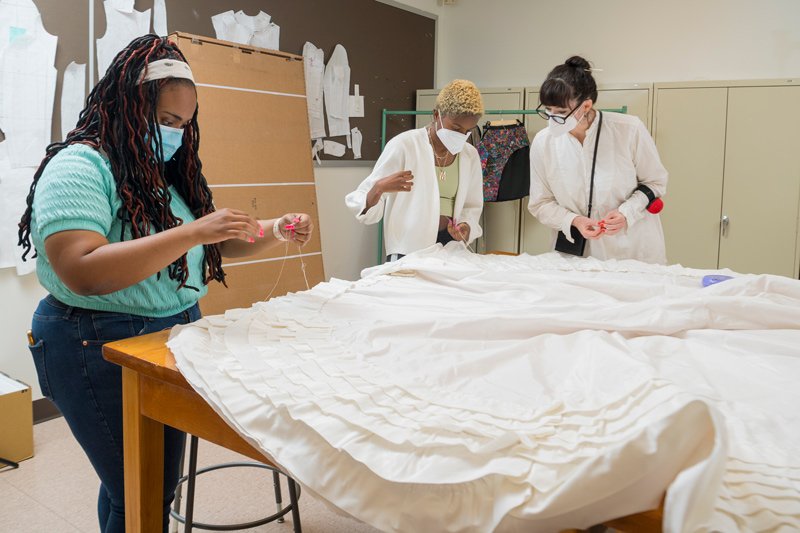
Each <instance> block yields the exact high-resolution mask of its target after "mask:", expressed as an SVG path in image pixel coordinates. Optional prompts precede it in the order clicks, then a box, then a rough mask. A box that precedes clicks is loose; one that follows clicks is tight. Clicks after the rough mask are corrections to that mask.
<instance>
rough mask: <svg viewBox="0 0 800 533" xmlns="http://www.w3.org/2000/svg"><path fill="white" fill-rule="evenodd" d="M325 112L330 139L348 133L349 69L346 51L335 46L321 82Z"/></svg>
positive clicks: (339, 46) (338, 45)
mask: <svg viewBox="0 0 800 533" xmlns="http://www.w3.org/2000/svg"><path fill="white" fill-rule="evenodd" d="M323 87H324V92H325V110H326V111H327V115H328V134H329V135H330V136H331V137H337V136H339V135H347V134H348V133H350V118H349V117H350V100H349V98H348V97H349V96H350V67H349V65H348V63H347V51H346V50H345V49H344V46H342V45H340V44H337V45H336V48H334V50H333V54H332V55H331V58H330V60H328V64H327V65H326V66H325V77H324V80H323Z"/></svg>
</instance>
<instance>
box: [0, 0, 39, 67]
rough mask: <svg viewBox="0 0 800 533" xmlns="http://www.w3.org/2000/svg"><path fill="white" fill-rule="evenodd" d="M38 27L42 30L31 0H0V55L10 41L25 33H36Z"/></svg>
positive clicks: (36, 10) (37, 12)
mask: <svg viewBox="0 0 800 533" xmlns="http://www.w3.org/2000/svg"><path fill="white" fill-rule="evenodd" d="M39 28H41V31H44V26H42V25H41V16H40V14H39V9H37V7H36V4H34V3H33V0H2V1H0V55H2V54H3V50H5V48H6V46H8V44H9V43H10V42H11V41H13V40H14V39H16V38H17V37H19V36H20V35H25V34H26V33H36V32H38V31H40V30H39Z"/></svg>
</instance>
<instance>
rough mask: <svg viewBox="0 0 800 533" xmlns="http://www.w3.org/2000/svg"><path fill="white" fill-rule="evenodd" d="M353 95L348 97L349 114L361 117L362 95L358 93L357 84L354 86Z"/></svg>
mask: <svg viewBox="0 0 800 533" xmlns="http://www.w3.org/2000/svg"><path fill="white" fill-rule="evenodd" d="M353 91H354V92H355V94H354V95H351V96H350V97H349V101H350V116H351V117H363V116H364V97H363V96H361V95H360V94H358V85H356V86H354V88H353Z"/></svg>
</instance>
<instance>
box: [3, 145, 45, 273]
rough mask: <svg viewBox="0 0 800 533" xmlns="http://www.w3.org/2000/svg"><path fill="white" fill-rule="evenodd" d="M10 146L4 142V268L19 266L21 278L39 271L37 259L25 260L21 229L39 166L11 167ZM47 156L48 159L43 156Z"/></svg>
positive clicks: (29, 256) (29, 257)
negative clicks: (20, 236)
mask: <svg viewBox="0 0 800 533" xmlns="http://www.w3.org/2000/svg"><path fill="white" fill-rule="evenodd" d="M7 148H8V143H7V142H2V143H0V268H9V267H16V269H17V274H19V275H20V276H22V275H25V274H29V273H31V272H33V271H34V270H35V269H36V259H31V255H32V254H29V255H28V260H27V261H25V262H23V261H22V248H20V247H19V246H17V242H18V240H19V237H18V234H17V232H18V229H19V228H18V226H17V224H18V223H19V220H20V218H22V213H23V212H25V206H26V203H25V201H26V198H27V197H28V191H29V190H30V187H31V183H33V175H34V174H35V173H36V168H37V167H22V168H16V169H14V168H11V164H10V162H9V159H8V154H7ZM43 157H44V156H43Z"/></svg>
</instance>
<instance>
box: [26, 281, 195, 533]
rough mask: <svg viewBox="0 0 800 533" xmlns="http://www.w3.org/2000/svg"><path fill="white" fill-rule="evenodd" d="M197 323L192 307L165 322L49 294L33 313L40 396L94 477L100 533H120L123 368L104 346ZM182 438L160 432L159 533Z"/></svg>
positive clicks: (172, 431)
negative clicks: (59, 418)
mask: <svg viewBox="0 0 800 533" xmlns="http://www.w3.org/2000/svg"><path fill="white" fill-rule="evenodd" d="M199 318H200V309H199V306H198V305H197V304H195V305H194V306H192V307H190V308H189V309H186V310H185V311H181V312H180V313H177V314H175V315H172V316H170V317H166V318H151V317H146V316H139V315H129V314H124V313H109V312H103V311H91V310H87V309H81V308H77V307H72V306H69V305H66V304H64V303H62V302H60V301H58V300H56V299H55V298H54V297H53V296H51V295H47V296H46V297H45V298H44V299H43V300H42V301H41V302H39V307H38V308H37V309H36V312H35V313H34V314H33V326H32V328H31V330H32V333H33V339H34V343H35V344H34V345H33V346H31V347H30V350H31V354H32V355H33V361H34V363H35V364H36V372H37V374H38V376H39V385H40V386H41V388H42V394H44V395H45V396H46V397H47V398H49V399H50V400H52V401H53V403H55V405H56V407H58V409H59V410H60V411H61V414H63V415H64V418H65V419H66V421H67V424H68V425H69V428H70V430H71V431H72V434H73V435H75V438H76V439H77V440H78V443H79V444H80V445H81V447H82V448H83V450H84V452H86V455H88V456H89V460H90V461H91V463H92V466H93V467H94V469H95V472H97V475H98V477H99V478H100V483H101V484H100V495H99V497H98V499H97V514H98V518H99V520H100V531H101V532H102V533H124V531H125V496H124V478H123V460H122V369H121V367H120V366H118V365H115V364H114V363H109V362H108V361H106V360H105V359H103V354H102V352H101V347H102V346H103V344H105V343H107V342H113V341H117V340H120V339H126V338H129V337H134V336H136V335H144V334H145V333H153V332H156V331H161V330H163V329H168V328H171V327H172V326H174V325H176V324H187V323H189V322H193V321H195V320H197V319H199ZM184 437H185V435H184V433H183V432H182V431H178V430H177V429H174V428H171V427H165V428H164V515H163V516H164V523H163V524H164V525H163V528H164V532H166V531H167V529H168V525H169V506H170V504H171V503H172V500H173V498H174V496H175V487H176V486H177V484H178V478H179V476H180V473H179V467H180V459H181V454H182V453H183V447H184Z"/></svg>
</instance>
